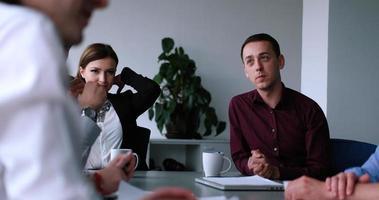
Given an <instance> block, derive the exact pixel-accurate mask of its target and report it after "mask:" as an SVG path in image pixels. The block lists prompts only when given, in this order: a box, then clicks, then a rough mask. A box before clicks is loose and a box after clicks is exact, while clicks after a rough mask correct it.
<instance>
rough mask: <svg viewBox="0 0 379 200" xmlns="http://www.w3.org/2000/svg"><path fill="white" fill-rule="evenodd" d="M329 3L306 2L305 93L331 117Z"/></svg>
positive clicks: (306, 0) (304, 3)
mask: <svg viewBox="0 0 379 200" xmlns="http://www.w3.org/2000/svg"><path fill="white" fill-rule="evenodd" d="M328 22H329V0H318V1H314V0H303V34H302V62H301V92H302V93H303V94H305V95H307V96H309V97H310V98H312V99H313V100H315V101H316V102H317V103H318V104H319V105H320V107H321V108H322V110H323V111H324V113H325V115H326V114H327V91H328V90H327V89H328Z"/></svg>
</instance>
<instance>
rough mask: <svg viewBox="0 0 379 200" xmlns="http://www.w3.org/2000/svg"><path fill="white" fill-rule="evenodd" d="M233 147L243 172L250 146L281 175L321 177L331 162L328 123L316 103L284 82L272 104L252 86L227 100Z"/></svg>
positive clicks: (237, 162) (237, 164)
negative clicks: (271, 106)
mask: <svg viewBox="0 0 379 200" xmlns="http://www.w3.org/2000/svg"><path fill="white" fill-rule="evenodd" d="M229 120H230V149H231V154H232V158H233V161H234V164H235V165H236V167H237V169H238V170H239V171H240V172H241V173H242V174H245V175H253V172H252V171H250V170H249V169H248V167H247V162H248V159H249V157H250V156H251V153H250V152H251V150H256V149H259V150H260V151H261V152H262V153H263V154H264V155H265V156H266V159H268V162H269V163H270V164H272V165H274V166H277V167H278V168H279V171H280V179H282V180H290V179H294V178H297V177H299V176H301V175H308V176H311V177H314V178H318V179H323V178H325V177H326V176H327V175H328V168H329V159H330V158H329V148H330V147H329V146H330V138H329V128H328V124H327V121H326V118H325V115H324V113H323V112H322V110H321V108H320V107H319V106H318V104H317V103H316V102H315V101H313V100H312V99H310V98H308V97H306V96H305V95H303V94H301V93H299V92H296V91H294V90H291V89H289V88H285V87H284V86H283V93H282V97H281V100H280V102H279V103H278V105H277V106H276V107H275V108H274V109H271V108H270V107H269V106H268V105H267V104H266V103H264V101H263V100H262V97H261V96H260V95H259V93H258V91H257V90H253V91H250V92H247V93H244V94H241V95H238V96H235V97H233V98H232V100H231V101H230V104H229Z"/></svg>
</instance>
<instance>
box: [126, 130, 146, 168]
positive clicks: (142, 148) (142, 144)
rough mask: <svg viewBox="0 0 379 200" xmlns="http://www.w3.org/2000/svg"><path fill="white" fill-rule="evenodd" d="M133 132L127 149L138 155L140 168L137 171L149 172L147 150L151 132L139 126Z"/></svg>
mask: <svg viewBox="0 0 379 200" xmlns="http://www.w3.org/2000/svg"><path fill="white" fill-rule="evenodd" d="M132 132H133V137H132V138H128V140H127V148H130V149H132V150H133V152H135V153H137V154H138V166H137V169H136V170H148V169H149V168H148V167H147V164H146V155H147V148H148V147H149V142H150V130H149V129H147V128H144V127H139V126H137V127H136V128H135V129H134V130H132Z"/></svg>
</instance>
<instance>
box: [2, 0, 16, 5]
mask: <svg viewBox="0 0 379 200" xmlns="http://www.w3.org/2000/svg"><path fill="white" fill-rule="evenodd" d="M0 2H2V3H8V4H20V1H19V0H0Z"/></svg>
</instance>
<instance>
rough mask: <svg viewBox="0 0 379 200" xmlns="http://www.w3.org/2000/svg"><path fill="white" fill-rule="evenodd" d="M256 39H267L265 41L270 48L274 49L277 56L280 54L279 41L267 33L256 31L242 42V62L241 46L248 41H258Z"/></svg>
mask: <svg viewBox="0 0 379 200" xmlns="http://www.w3.org/2000/svg"><path fill="white" fill-rule="evenodd" d="M258 41H267V42H270V44H271V46H272V49H273V50H274V52H275V55H276V56H277V57H279V56H280V46H279V43H278V41H276V40H275V38H273V37H272V36H271V35H269V34H267V33H258V34H254V35H252V36H250V37H248V38H247V39H246V40H245V42H244V43H243V44H242V47H241V59H242V62H243V55H242V54H243V48H245V46H246V44H248V43H250V42H258Z"/></svg>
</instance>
